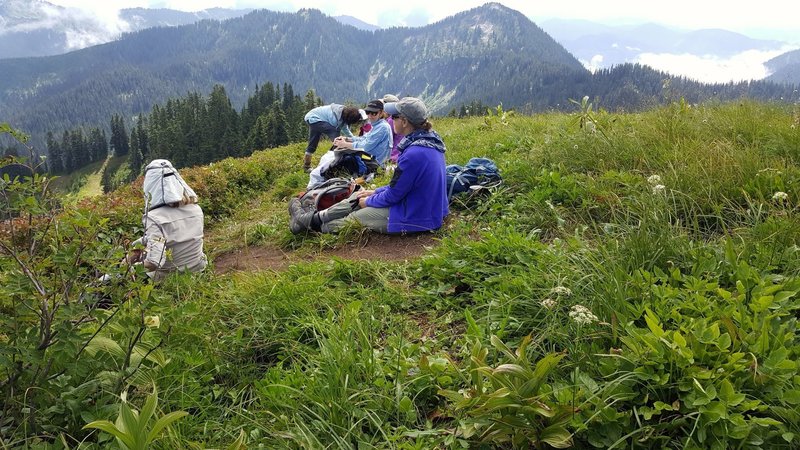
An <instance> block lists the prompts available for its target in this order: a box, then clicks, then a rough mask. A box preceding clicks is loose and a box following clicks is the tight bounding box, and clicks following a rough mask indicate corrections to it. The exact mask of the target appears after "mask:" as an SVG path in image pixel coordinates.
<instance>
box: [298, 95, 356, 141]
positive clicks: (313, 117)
mask: <svg viewBox="0 0 800 450" xmlns="http://www.w3.org/2000/svg"><path fill="white" fill-rule="evenodd" d="M343 109H344V106H343V105H339V104H336V103H331V104H330V105H324V106H318V107H316V108H314V109H312V110H311V111H309V112H307V113H306V115H305V117H304V118H303V119H304V120H305V121H306V122H308V123H315V122H328V123H329V124H331V126H333V127H336V129H337V130H339V131H340V132H341V133H342V134H344V135H345V136H347V137H353V132H352V131H350V127H349V126H347V124H346V123H344V121H343V120H342V110H343Z"/></svg>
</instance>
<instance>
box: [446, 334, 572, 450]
mask: <svg viewBox="0 0 800 450" xmlns="http://www.w3.org/2000/svg"><path fill="white" fill-rule="evenodd" d="M491 341H492V345H493V346H494V347H495V349H497V350H498V351H499V352H500V353H502V354H503V355H504V356H505V358H506V359H507V361H508V362H505V363H503V364H498V365H496V366H494V367H493V366H492V365H491V364H490V363H489V362H488V361H487V357H488V355H489V350H488V349H487V348H485V347H483V346H482V345H481V344H480V342H477V341H476V342H473V347H472V352H471V357H470V361H469V366H468V367H467V368H465V369H464V371H465V372H466V374H465V375H464V381H465V382H466V386H465V387H464V388H463V389H462V390H459V391H452V390H446V389H443V390H441V391H439V393H440V394H441V395H443V396H445V397H446V398H448V399H449V400H450V401H451V402H452V408H453V411H454V413H455V414H456V415H457V416H459V417H460V420H459V421H458V423H459V427H458V433H459V435H460V436H462V437H464V438H466V439H477V440H478V441H480V442H482V443H489V444H492V445H504V444H511V446H512V447H513V448H531V447H534V448H543V447H544V446H545V444H547V445H549V446H551V447H555V448H567V447H570V446H571V445H572V435H571V433H570V432H569V431H568V430H567V428H566V426H567V424H568V423H569V420H570V418H571V416H572V414H573V410H572V408H571V407H569V406H568V405H562V404H559V403H557V402H556V401H555V397H554V395H553V392H552V388H551V387H550V386H549V385H547V383H546V381H547V378H548V376H549V375H550V374H551V372H552V371H553V369H555V368H556V367H557V366H558V364H559V362H560V361H561V359H563V358H564V356H565V354H563V353H560V354H559V353H550V354H546V355H544V356H543V357H542V358H541V359H539V360H538V361H536V362H535V363H534V362H533V361H530V360H529V358H528V354H527V352H528V347H529V346H530V343H531V337H530V336H526V337H525V338H523V340H522V342H520V344H519V347H517V350H516V351H512V350H511V349H510V348H509V347H507V346H506V345H505V344H504V343H503V342H502V341H501V340H500V339H499V338H497V337H496V336H492V338H491Z"/></svg>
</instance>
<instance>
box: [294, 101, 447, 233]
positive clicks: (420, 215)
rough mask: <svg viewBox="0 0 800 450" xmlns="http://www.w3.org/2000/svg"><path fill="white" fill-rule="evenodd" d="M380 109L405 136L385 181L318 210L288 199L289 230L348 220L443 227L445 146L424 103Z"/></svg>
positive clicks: (404, 227)
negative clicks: (309, 208) (304, 210)
mask: <svg viewBox="0 0 800 450" xmlns="http://www.w3.org/2000/svg"><path fill="white" fill-rule="evenodd" d="M384 111H386V112H387V113H388V114H390V115H391V116H392V119H393V120H394V132H395V133H398V134H403V135H405V137H404V138H403V140H402V141H400V143H399V144H398V146H397V149H398V151H399V157H398V159H397V168H396V169H395V171H394V174H393V176H392V179H391V181H390V182H389V184H388V185H386V186H382V187H379V188H378V189H375V190H363V191H356V192H355V193H353V194H352V195H351V196H350V198H349V199H347V200H345V201H342V202H340V203H337V204H335V205H333V206H331V207H330V208H328V209H326V210H323V211H319V212H310V213H301V212H300V211H299V209H300V208H301V207H300V204H299V200H298V199H292V200H291V201H290V202H289V212H290V216H291V217H293V219H292V221H293V222H292V223H290V225H291V227H292V229H293V230H302V229H308V230H315V231H322V232H324V233H335V232H337V231H338V230H339V229H341V228H342V226H343V225H344V224H345V223H346V222H347V221H349V220H356V221H358V222H360V223H361V224H362V225H363V226H365V227H367V228H369V229H370V230H373V231H377V232H379V233H415V232H420V231H430V230H436V229H438V228H440V227H441V226H442V223H443V222H444V218H445V217H446V216H447V214H448V213H449V205H448V202H447V189H446V170H445V167H446V164H445V158H444V153H445V145H444V142H442V138H441V137H440V136H439V134H437V133H436V132H435V131H433V125H432V124H431V123H430V121H429V120H428V118H429V116H430V113H429V112H428V108H427V107H426V106H425V103H423V102H422V100H420V99H418V98H414V97H405V98H403V99H402V100H400V101H398V102H393V103H387V104H386V105H385V106H384Z"/></svg>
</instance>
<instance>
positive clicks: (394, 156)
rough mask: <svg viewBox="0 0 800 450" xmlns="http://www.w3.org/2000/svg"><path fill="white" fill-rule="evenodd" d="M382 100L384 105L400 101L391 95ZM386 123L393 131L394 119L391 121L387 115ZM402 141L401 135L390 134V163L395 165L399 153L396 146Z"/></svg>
mask: <svg viewBox="0 0 800 450" xmlns="http://www.w3.org/2000/svg"><path fill="white" fill-rule="evenodd" d="M382 100H383V104H384V105H385V104H387V103H395V102H399V101H400V99H399V98H397V96H396V95H392V94H386V95H384V96H383V99H382ZM386 121H387V122H389V126H390V127H391V128H392V131H394V119H392V116H390V115H388V114H387V115H386ZM402 140H403V135H402V134H398V133H392V151H391V153H389V161H391V162H392V163H397V158H398V156H400V152H398V151H397V144H399V143H400V141H402Z"/></svg>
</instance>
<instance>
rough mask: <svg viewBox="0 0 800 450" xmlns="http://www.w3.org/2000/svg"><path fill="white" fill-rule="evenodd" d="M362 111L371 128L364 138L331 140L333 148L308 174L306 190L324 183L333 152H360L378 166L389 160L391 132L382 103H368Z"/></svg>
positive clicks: (379, 101) (333, 155)
mask: <svg viewBox="0 0 800 450" xmlns="http://www.w3.org/2000/svg"><path fill="white" fill-rule="evenodd" d="M364 111H365V112H366V114H367V120H369V123H370V125H371V126H372V128H371V129H370V131H369V132H368V133H366V134H364V136H358V137H354V138H352V139H350V138H345V137H341V136H339V137H337V138H336V139H334V140H333V145H334V148H333V149H331V151H329V152H328V153H326V154H325V155H323V156H322V158H320V161H319V165H318V166H317V167H316V168H314V170H312V171H311V173H310V174H309V180H308V186H307V189H311V188H313V187H314V186H316V185H319V184H320V183H322V182H323V181H325V179H326V178H325V176H324V175H323V173H324V172H325V171H326V170H327V169H328V167H329V166H330V165H331V164H332V163H333V162H334V160H335V159H336V154H335V152H336V151H338V150H340V149H341V150H362V151H364V152H366V153H368V154H369V155H371V156H372V157H373V158H374V160H375V161H376V162H377V163H378V164H379V165H381V166H382V165H383V163H384V162H385V161H386V160H387V159H388V158H389V153H390V152H391V150H392V130H391V129H390V128H389V124H388V123H387V122H386V120H385V113H384V112H383V101H381V100H372V101H371V102H369V104H368V105H367V107H366V108H364Z"/></svg>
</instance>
